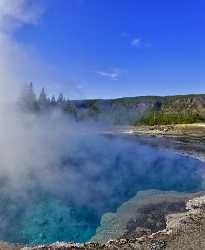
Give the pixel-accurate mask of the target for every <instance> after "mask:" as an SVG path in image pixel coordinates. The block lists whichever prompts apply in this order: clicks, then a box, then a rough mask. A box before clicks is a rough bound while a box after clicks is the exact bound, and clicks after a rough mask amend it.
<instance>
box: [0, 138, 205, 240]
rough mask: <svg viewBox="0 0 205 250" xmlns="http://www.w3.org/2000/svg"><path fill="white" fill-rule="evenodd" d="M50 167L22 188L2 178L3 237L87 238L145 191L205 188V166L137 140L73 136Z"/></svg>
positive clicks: (0, 214) (29, 175)
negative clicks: (104, 217)
mask: <svg viewBox="0 0 205 250" xmlns="http://www.w3.org/2000/svg"><path fill="white" fill-rule="evenodd" d="M50 168H51V169H49V170H48V169H47V170H46V171H45V170H42V172H39V171H37V172H35V170H33V169H32V171H30V172H29V171H28V173H27V174H26V176H24V177H22V180H19V181H20V182H22V183H21V184H20V185H18V191H16V192H14V191H12V189H10V188H9V186H10V185H9V184H10V183H9V181H10V180H9V179H8V178H7V177H5V176H2V177H1V190H0V191H1V196H0V237H1V240H6V241H11V242H18V243H27V244H37V243H50V242H55V241H75V242H85V241H87V240H89V239H90V238H91V236H93V235H94V234H95V230H96V227H97V226H98V225H99V222H100V218H101V216H102V215H103V214H104V213H106V212H109V211H110V212H111V211H115V209H116V208H117V207H118V206H120V205H121V204H122V203H123V202H125V201H126V200H128V199H129V198H131V197H133V196H134V195H135V194H136V192H137V191H139V190H148V189H159V190H167V191H169V190H172V191H180V192H195V191H199V190H202V189H203V186H202V185H203V179H202V177H201V172H202V171H203V169H204V168H205V165H204V164H203V163H202V162H200V161H197V160H194V159H191V158H188V157H181V156H179V155H177V154H175V153H173V152H171V151H162V150H159V149H153V148H151V147H148V146H142V145H140V144H138V142H137V141H136V142H134V141H133V140H132V141H129V140H127V139H119V138H118V139H116V138H106V137H103V136H81V137H79V138H77V139H76V138H75V140H72V139H70V140H69V139H68V145H67V154H65V156H64V157H63V159H61V160H59V162H58V164H56V166H50Z"/></svg>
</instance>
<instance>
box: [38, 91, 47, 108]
mask: <svg viewBox="0 0 205 250" xmlns="http://www.w3.org/2000/svg"><path fill="white" fill-rule="evenodd" d="M38 104H39V107H40V108H41V109H46V108H48V106H49V99H48V97H47V95H46V92H45V89H44V88H42V90H41V93H40V95H39V98H38Z"/></svg>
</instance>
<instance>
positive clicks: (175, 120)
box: [135, 112, 205, 126]
mask: <svg viewBox="0 0 205 250" xmlns="http://www.w3.org/2000/svg"><path fill="white" fill-rule="evenodd" d="M203 121H205V119H204V118H203V117H201V116H200V115H199V114H198V113H185V114H181V113H178V114H163V113H162V112H150V113H149V114H147V115H144V116H143V117H142V118H141V119H139V120H137V121H136V123H135V125H150V126H153V125H170V124H191V123H196V122H203Z"/></svg>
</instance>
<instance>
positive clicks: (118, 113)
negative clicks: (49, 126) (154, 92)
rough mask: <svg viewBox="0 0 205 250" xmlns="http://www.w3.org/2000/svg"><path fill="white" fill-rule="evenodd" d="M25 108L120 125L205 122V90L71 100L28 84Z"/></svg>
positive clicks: (23, 99)
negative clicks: (174, 94)
mask: <svg viewBox="0 0 205 250" xmlns="http://www.w3.org/2000/svg"><path fill="white" fill-rule="evenodd" d="M18 105H19V107H20V108H21V109H22V110H24V111H25V112H27V111H28V112H30V111H31V112H49V110H53V109H61V110H64V111H65V113H67V114H70V115H72V116H73V118H74V119H76V120H77V121H82V120H95V121H100V122H105V123H106V124H109V123H110V124H117V125H122V124H125V125H137V124H145V125H155V124H179V123H194V122H203V121H204V122H205V94H201V95H176V96H164V97H163V96H139V97H124V98H117V99H107V100H103V99H95V100H69V99H66V98H65V97H64V96H63V94H62V93H61V94H59V96H58V97H57V98H56V97H55V96H53V97H52V98H49V97H48V96H47V94H46V92H45V89H44V88H43V89H42V91H41V92H40V95H39V96H36V94H35V91H34V89H33V84H32V83H30V84H29V85H26V86H25V88H24V89H23V90H22V95H21V97H20V99H19V102H18Z"/></svg>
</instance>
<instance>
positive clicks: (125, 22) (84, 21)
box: [15, 0, 205, 98]
mask: <svg viewBox="0 0 205 250" xmlns="http://www.w3.org/2000/svg"><path fill="white" fill-rule="evenodd" d="M41 5H42V7H43V8H44V14H43V15H42V17H41V19H40V20H39V22H38V24H37V25H35V26H30V25H26V26H24V27H22V28H21V30H18V32H17V33H16V34H15V36H16V39H17V40H18V41H19V42H20V43H23V44H25V45H27V46H32V47H33V48H35V50H36V51H37V53H38V54H39V56H40V57H41V58H43V60H44V62H45V63H47V64H49V65H52V66H53V67H54V68H56V69H57V71H58V74H59V76H60V77H59V78H58V81H59V82H58V83H57V84H58V85H59V89H60V88H62V90H63V91H65V92H66V91H67V93H66V94H67V95H69V94H70V95H71V98H75V97H79V98H112V97H121V96H138V95H172V94H186V93H205V61H204V58H205V15H204V11H205V2H204V1H203V0H186V1H185V0H167V1H165V0H155V1H153V0H44V1H41ZM53 79H55V76H53ZM31 80H32V79H31ZM36 84H37V85H44V83H43V82H38V83H36ZM71 86H72V87H71ZM73 86H75V88H76V93H77V94H76V93H74V91H73V90H72V91H71V92H69V89H70V88H72V89H73V88H74V87H73Z"/></svg>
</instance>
